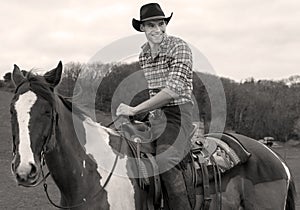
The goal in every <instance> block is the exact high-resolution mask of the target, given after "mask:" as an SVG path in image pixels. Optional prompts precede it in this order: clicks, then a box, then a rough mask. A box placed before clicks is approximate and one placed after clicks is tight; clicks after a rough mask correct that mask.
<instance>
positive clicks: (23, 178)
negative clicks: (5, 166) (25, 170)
mask: <svg viewBox="0 0 300 210" xmlns="http://www.w3.org/2000/svg"><path fill="white" fill-rule="evenodd" d="M16 178H17V180H18V181H19V182H24V181H26V177H25V176H23V175H20V174H18V173H17V174H16Z"/></svg>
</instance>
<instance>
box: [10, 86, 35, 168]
mask: <svg viewBox="0 0 300 210" xmlns="http://www.w3.org/2000/svg"><path fill="white" fill-rule="evenodd" d="M36 100H37V96H36V95H35V93H33V92H32V91H28V92H26V93H24V94H22V95H20V96H19V99H18V100H17V101H16V104H15V109H16V113H17V120H18V124H19V140H20V143H19V154H20V165H19V167H18V169H17V170H18V173H26V172H28V170H29V171H30V170H31V166H30V163H34V156H33V152H32V149H31V146H30V135H29V121H30V111H31V108H32V106H33V105H34V104H35V102H36Z"/></svg>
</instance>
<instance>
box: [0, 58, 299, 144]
mask: <svg viewBox="0 0 300 210" xmlns="http://www.w3.org/2000/svg"><path fill="white" fill-rule="evenodd" d="M10 77H11V73H7V74H5V76H4V80H0V88H2V89H3V88H4V89H6V90H12V89H13V85H12V84H11V79H10ZM299 78H300V77H299V76H294V77H290V78H288V79H285V80H281V81H272V80H258V81H255V80H254V79H251V78H250V79H248V80H246V81H243V82H236V81H233V80H230V79H228V78H220V77H217V76H215V75H211V74H206V73H200V72H197V73H195V72H194V76H193V96H194V102H195V106H196V108H197V116H194V117H195V120H200V121H202V122H203V123H204V127H205V132H208V131H209V126H210V123H211V122H212V121H213V120H218V119H212V112H214V116H215V117H216V118H218V115H220V116H221V115H222V113H221V111H220V110H218V109H216V108H215V107H212V104H213V103H212V100H214V99H213V98H217V100H216V102H214V103H217V104H218V103H219V104H223V106H224V107H225V111H226V112H225V118H226V119H225V128H224V129H225V130H231V131H235V132H237V133H241V134H244V135H247V136H250V137H252V138H256V139H260V138H263V137H265V136H271V137H274V138H275V139H277V140H280V141H287V140H289V139H295V140H299V139H300V80H299ZM124 81H126V82H127V83H126V82H125V83H124ZM123 83H124V84H123ZM220 84H221V86H220ZM122 85H123V86H122ZM217 88H218V89H219V90H216V91H214V89H217ZM120 89H121V90H122V91H120ZM57 92H58V93H59V94H61V95H64V96H72V95H73V94H75V95H76V94H77V93H79V96H77V97H75V98H74V100H77V101H76V102H78V103H80V104H81V105H82V106H85V107H90V108H93V107H94V108H95V109H98V110H101V111H104V112H114V111H115V109H116V107H117V106H118V104H119V103H121V102H125V103H128V101H126V100H128V99H129V102H130V104H131V105H137V104H139V103H140V102H142V101H144V100H145V99H147V98H148V97H149V95H148V90H147V83H146V80H145V79H144V77H143V73H142V71H141V70H140V67H139V64H138V63H137V62H135V63H131V64H124V63H110V64H102V63H91V64H82V63H75V62H70V63H68V64H65V66H64V74H63V79H62V81H61V83H60V85H59V87H58V90H57ZM222 94H224V97H223V96H222ZM212 95H213V96H212ZM218 100H219V101H218ZM224 100H225V101H224ZM219 111H220V113H218V112H219Z"/></svg>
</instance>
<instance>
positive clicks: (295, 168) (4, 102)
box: [0, 91, 300, 210]
mask: <svg viewBox="0 0 300 210" xmlns="http://www.w3.org/2000/svg"><path fill="white" fill-rule="evenodd" d="M11 97H12V94H10V93H7V92H3V91H0V119H1V120H0V209H28V210H29V209H39V210H47V209H55V208H54V207H53V206H51V204H50V203H49V202H48V200H47V197H46V195H45V192H44V189H43V186H42V185H41V186H38V187H35V188H24V187H19V186H17V184H16V182H15V180H14V177H13V176H12V173H11V169H10V162H11V158H12V154H11V130H10V129H11V128H10V117H9V103H10V99H11ZM274 150H275V151H277V152H278V153H279V154H280V155H281V156H282V157H283V158H284V159H285V160H286V161H287V162H288V164H289V166H290V168H291V169H292V174H293V177H294V179H295V182H296V188H297V189H298V198H297V207H298V208H297V209H300V193H299V192H300V164H299V161H300V146H297V145H295V144H289V143H287V144H285V145H283V146H281V147H276V148H274ZM47 183H48V188H49V194H50V196H51V198H52V200H53V201H54V202H55V203H59V192H58V190H57V188H56V186H55V185H54V183H53V181H52V180H51V178H48V180H47Z"/></svg>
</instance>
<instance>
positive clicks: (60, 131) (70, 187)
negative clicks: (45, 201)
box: [46, 100, 100, 199]
mask: <svg viewBox="0 0 300 210" xmlns="http://www.w3.org/2000/svg"><path fill="white" fill-rule="evenodd" d="M56 108H57V109H56V111H57V115H58V116H57V122H56V125H55V135H54V138H55V141H56V142H55V147H54V149H53V150H52V152H50V153H49V154H48V155H46V161H47V165H48V168H49V170H50V171H51V174H52V176H53V179H54V180H55V182H56V184H57V186H58V187H59V188H60V191H61V193H62V194H65V196H66V194H67V195H70V194H71V193H74V195H70V196H71V197H73V196H74V197H76V196H77V197H81V198H82V195H80V193H79V192H77V190H75V189H80V190H79V191H80V192H81V194H87V193H88V192H89V191H92V189H93V188H95V187H96V188H97V187H98V188H99V189H100V185H99V184H98V185H97V183H100V182H99V180H100V176H99V174H98V173H97V170H96V168H97V166H96V163H95V162H94V161H93V160H92V159H91V158H90V157H89V156H88V155H87V154H86V151H85V150H84V148H83V146H82V145H81V143H80V141H79V140H81V141H84V136H85V133H84V127H83V125H80V121H81V120H80V119H79V118H77V117H76V116H72V112H70V111H69V110H68V109H67V108H66V107H65V106H64V104H62V102H61V101H59V100H58V102H57V104H56ZM81 124H82V123H81ZM73 125H74V126H73ZM99 189H98V190H99ZM95 190H96V189H95ZM85 191H86V192H85ZM67 199H68V198H67Z"/></svg>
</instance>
